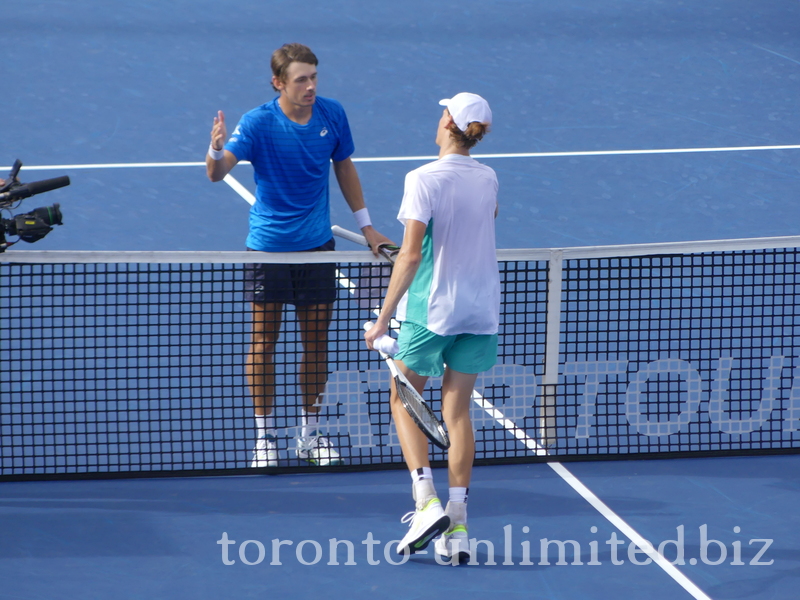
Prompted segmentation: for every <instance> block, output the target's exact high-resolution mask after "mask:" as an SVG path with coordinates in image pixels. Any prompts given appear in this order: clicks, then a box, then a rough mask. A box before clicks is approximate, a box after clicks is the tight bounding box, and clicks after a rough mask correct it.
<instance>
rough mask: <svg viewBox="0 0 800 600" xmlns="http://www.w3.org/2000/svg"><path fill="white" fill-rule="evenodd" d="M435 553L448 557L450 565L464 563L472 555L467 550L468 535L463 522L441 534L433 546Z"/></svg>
mask: <svg viewBox="0 0 800 600" xmlns="http://www.w3.org/2000/svg"><path fill="white" fill-rule="evenodd" d="M434 547H435V548H436V554H438V555H439V556H445V557H447V558H449V559H450V564H451V565H465V564H467V563H468V562H469V560H470V558H471V557H472V555H471V554H470V551H469V535H468V534H467V526H466V525H465V524H459V525H453V526H451V527H450V528H449V529H448V530H447V531H445V532H444V534H442V537H440V538H439V539H438V540H436V544H435V546H434Z"/></svg>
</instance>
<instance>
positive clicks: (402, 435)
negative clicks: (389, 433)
mask: <svg viewBox="0 0 800 600" xmlns="http://www.w3.org/2000/svg"><path fill="white" fill-rule="evenodd" d="M394 364H395V366H396V367H397V368H398V369H399V370H400V371H401V372H402V373H403V375H405V376H406V377H407V378H408V382H409V383H410V384H411V385H412V386H414V389H415V390H417V392H419V393H420V395H421V394H422V392H423V391H424V390H425V384H426V383H427V382H428V378H427V377H424V376H422V375H418V374H417V373H415V372H414V371H412V370H411V369H409V368H408V367H407V366H406V365H405V364H404V363H403V361H402V360H396V361H394ZM391 381H392V395H391V398H390V407H391V409H392V418H393V419H394V426H395V428H396V429H397V437H398V439H399V440H400V447H401V448H402V449H403V458H405V461H406V465H408V469H409V471H414V470H416V469H419V468H422V467H430V465H431V463H430V459H429V458H428V438H427V437H425V434H424V433H422V431H420V429H419V427H417V424H416V423H415V422H414V419H412V418H411V415H409V414H408V411H407V410H406V409H405V407H404V406H403V403H402V402H401V400H400V397H399V396H398V395H397V389H396V388H395V385H394V379H392V380H391Z"/></svg>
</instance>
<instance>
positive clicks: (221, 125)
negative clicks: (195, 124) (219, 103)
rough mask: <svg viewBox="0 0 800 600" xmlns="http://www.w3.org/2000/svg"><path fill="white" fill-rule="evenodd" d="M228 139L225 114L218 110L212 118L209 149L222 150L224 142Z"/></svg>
mask: <svg viewBox="0 0 800 600" xmlns="http://www.w3.org/2000/svg"><path fill="white" fill-rule="evenodd" d="M227 137H228V130H227V129H226V128H225V114H224V113H223V112H222V111H221V110H220V111H218V112H217V116H216V117H214V127H212V128H211V147H212V148H214V150H222V147H223V146H224V145H225V140H226V139H227Z"/></svg>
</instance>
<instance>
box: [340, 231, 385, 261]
mask: <svg viewBox="0 0 800 600" xmlns="http://www.w3.org/2000/svg"><path fill="white" fill-rule="evenodd" d="M331 233H333V235H335V236H337V237H340V238H342V239H343V240H349V241H351V242H354V243H356V244H361V245H362V246H366V247H367V248H369V243H367V238H365V237H364V236H363V235H361V234H360V233H355V232H354V231H349V230H347V229H345V228H344V227H339V226H338V225H333V226H332V227H331ZM398 252H400V246H395V245H394V244H381V245H380V246H378V254H380V255H381V256H382V257H384V258H385V259H386V260H388V261H389V262H390V263H392V264H394V259H395V258H397V253H398Z"/></svg>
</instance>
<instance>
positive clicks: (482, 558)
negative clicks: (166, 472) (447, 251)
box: [0, 0, 800, 599]
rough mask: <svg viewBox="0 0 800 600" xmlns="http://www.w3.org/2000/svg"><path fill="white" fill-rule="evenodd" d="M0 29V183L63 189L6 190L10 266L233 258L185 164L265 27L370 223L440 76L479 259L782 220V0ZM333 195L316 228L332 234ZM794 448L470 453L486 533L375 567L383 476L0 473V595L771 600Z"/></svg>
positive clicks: (426, 127)
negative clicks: (655, 455) (457, 128)
mask: <svg viewBox="0 0 800 600" xmlns="http://www.w3.org/2000/svg"><path fill="white" fill-rule="evenodd" d="M4 15H5V16H4V23H5V27H4V30H5V32H4V35H3V36H2V38H0V48H2V50H3V56H4V57H5V59H6V60H5V71H4V74H5V75H6V77H5V81H6V83H7V85H6V94H5V102H4V105H5V106H6V111H5V120H4V127H3V131H4V132H5V134H6V135H5V145H4V148H5V151H4V153H3V154H4V156H3V157H0V164H2V165H6V166H5V167H3V168H2V169H0V177H2V176H4V174H5V172H7V171H8V168H9V166H10V165H11V164H12V162H13V161H14V159H15V158H20V159H21V160H22V161H23V162H24V164H25V166H24V167H23V169H22V172H21V174H20V178H21V179H22V181H23V182H29V181H35V180H39V179H45V178H50V177H56V176H60V175H69V176H70V178H71V181H72V184H71V186H70V187H67V188H64V189H61V190H57V191H53V192H50V193H47V194H44V195H41V196H37V197H36V198H33V199H30V200H26V201H25V203H24V205H23V209H26V210H27V209H31V208H34V207H36V206H41V205H45V204H51V203H53V202H58V203H60V204H61V210H62V211H63V213H64V225H63V226H62V227H58V228H56V229H55V230H54V231H53V232H52V233H51V234H49V235H48V237H47V238H46V239H44V240H41V241H39V242H37V243H36V244H35V245H25V244H19V245H17V246H15V247H14V249H13V251H14V252H20V251H28V250H102V251H112V250H113V251H127V250H159V251H209V250H213V251H220V250H222V251H239V250H243V249H244V239H245V236H246V232H247V211H248V209H249V205H248V203H247V201H246V196H247V191H249V192H252V191H253V189H254V186H253V182H252V175H251V172H250V171H249V167H248V166H246V165H240V166H238V167H237V169H236V170H235V171H234V172H233V175H234V177H235V178H236V181H238V182H239V183H240V184H241V185H242V186H243V188H244V191H242V190H241V189H238V191H237V188H235V187H233V186H230V185H226V184H225V183H218V184H211V183H209V182H208V180H207V179H206V177H205V169H204V167H203V163H202V161H203V160H204V154H205V151H206V148H207V146H208V137H209V131H210V128H211V123H212V119H213V117H214V115H215V114H216V111H217V110H220V109H222V110H224V111H225V113H226V115H227V117H228V120H229V122H235V121H236V120H237V119H238V118H239V116H241V114H243V113H244V112H246V111H247V110H249V109H251V108H253V107H255V106H257V105H259V104H261V103H263V102H265V101H267V100H269V99H271V98H272V97H273V92H272V90H271V88H270V86H269V78H270V73H269V64H268V62H269V55H270V54H271V52H272V50H273V49H274V48H276V47H278V46H279V45H281V44H283V43H285V42H288V41H301V42H303V43H306V44H308V45H309V46H310V47H311V48H312V49H313V50H314V51H315V52H316V54H317V55H318V57H319V58H320V65H319V73H320V85H319V93H320V94H321V95H323V96H329V97H332V98H336V99H337V100H339V101H340V102H342V104H343V106H344V107H345V109H346V110H347V113H348V117H349V120H350V124H351V127H352V129H353V135H354V139H355V144H356V152H355V154H354V157H353V158H354V161H355V162H356V165H357V167H358V170H359V175H360V177H361V180H362V184H363V187H364V191H365V195H366V198H367V202H368V206H369V207H370V212H371V213H372V216H373V221H374V222H375V225H376V227H377V228H378V229H379V230H381V231H382V232H384V233H386V234H387V235H390V236H395V237H398V238H399V236H400V235H401V232H402V229H401V227H400V225H399V223H398V222H397V221H396V219H395V216H396V211H397V208H398V206H399V202H400V198H401V195H402V189H403V178H404V175H405V173H406V172H408V171H409V170H411V169H413V168H415V167H417V166H419V165H420V164H422V163H424V162H426V161H427V160H430V159H431V158H433V156H434V155H435V153H436V147H435V145H434V143H433V132H434V126H435V124H436V120H437V118H438V115H439V114H440V107H439V106H438V104H437V102H438V100H439V99H440V98H443V97H449V96H451V95H452V94H453V93H455V92H458V91H473V92H476V93H479V94H481V95H483V96H485V97H486V98H487V99H488V100H489V102H490V103H491V105H492V108H493V111H494V117H495V120H494V129H493V132H492V133H491V134H490V135H489V136H487V138H486V140H485V141H484V142H482V143H481V144H480V146H479V147H478V148H477V152H476V155H477V156H481V157H482V158H481V160H483V161H484V162H486V163H487V164H489V165H490V166H492V167H493V168H494V169H495V170H496V171H497V173H498V178H499V180H500V204H501V207H500V214H499V217H498V221H497V231H498V241H499V245H500V247H501V248H504V249H514V248H563V247H574V246H587V247H589V246H605V245H616V244H643V243H656V242H682V241H695V240H724V239H734V238H760V237H771V236H792V235H795V234H796V233H797V231H796V229H795V227H794V223H795V221H796V220H797V216H798V211H797V208H796V202H795V197H796V193H797V189H798V178H800V131H798V129H800V120H798V118H797V115H796V110H795V107H794V105H795V103H796V98H797V96H798V86H799V85H800V74H799V73H798V65H800V42H799V41H798V40H800V36H798V31H797V27H798V23H800V7H798V5H797V4H796V3H794V2H789V1H787V0H780V1H777V2H772V3H769V4H763V3H762V4H760V5H758V6H755V5H753V3H751V2H745V1H743V0H730V1H726V2H722V1H712V2H699V1H694V0H693V1H690V2H683V3H679V4H670V3H663V2H657V1H655V0H646V1H644V2H633V1H621V0H614V1H606V0H603V1H602V2H594V1H588V0H574V1H569V2H562V3H558V4H553V3H544V2H527V1H522V0H520V1H515V0H503V1H502V2H497V3H485V2H472V1H468V2H460V3H457V2H452V1H449V0H448V1H445V2H441V3H438V4H436V5H435V6H434V5H431V4H430V3H424V2H419V1H417V0H409V1H407V2H402V3H398V4H394V5H391V6H390V5H388V4H376V3H371V2H364V1H351V2H345V3H340V4H337V5H334V4H330V3H323V2H317V1H316V0H314V1H312V2H310V3H305V4H304V5H303V6H302V7H299V6H298V5H297V4H296V3H292V2H288V1H274V2H270V3H268V4H264V3H260V2H251V1H243V2H237V3H223V4H222V5H220V3H213V2H208V1H206V0H200V1H188V0H178V1H175V2H171V3H166V4H165V3H152V2H142V1H136V2H132V3H128V4H125V5H124V6H123V5H120V6H116V5H115V6H113V7H109V5H108V3H103V2H99V1H97V0H77V1H75V2H62V1H59V0H48V1H32V2H25V3H18V4H17V5H14V6H13V7H7V9H6V11H5V12H4ZM331 190H332V200H331V203H332V217H333V222H335V223H338V224H340V225H343V226H345V227H349V228H353V225H354V224H353V222H352V218H351V217H350V215H349V214H348V212H349V211H348V209H347V207H346V204H345V203H344V201H343V199H342V198H341V197H340V195H339V192H338V188H337V187H336V186H335V185H332V186H331ZM4 216H7V215H4ZM338 248H340V249H343V250H354V249H356V247H355V246H353V245H350V244H349V243H347V242H341V241H340V242H339V245H338ZM793 335H794V334H793V333H791V334H790V335H789V336H788V337H789V338H791V336H793ZM784 346H785V344H784ZM753 352H754V355H755V356H761V355H759V354H758V352H756V351H755V350H754V351H753ZM770 352H771V350H770V348H768V347H767V348H765V349H764V350H763V355H764V357H769V356H771V354H770ZM776 353H777V350H776V351H775V352H773V354H776ZM787 360H788V358H787ZM754 369H755V367H754ZM781 385H782V386H783V387H782V388H781V389H788V388H789V387H791V382H789V383H786V382H784V383H783V384H781ZM519 447H520V449H521V450H524V446H523V445H521V444H520V445H519ZM796 464H797V459H796V457H794V456H789V455H787V456H757V457H755V456H754V457H715V458H693V459H671V460H658V461H653V460H641V461H587V462H569V463H564V464H563V465H562V464H561V463H555V466H549V465H547V464H543V463H537V464H516V465H492V466H484V467H478V468H476V470H475V475H474V481H473V484H472V486H471V492H472V493H471V500H470V511H471V512H470V533H471V535H474V536H476V538H477V539H479V540H482V541H483V542H484V543H481V544H479V546H478V552H477V559H478V560H477V562H478V563H479V564H478V565H474V566H466V567H463V568H462V567H460V568H458V569H453V568H450V567H447V568H445V567H443V566H440V565H437V564H436V562H435V560H434V557H433V556H432V555H431V556H415V557H413V558H412V559H411V560H409V561H408V564H404V565H392V564H391V563H390V562H389V561H390V559H391V560H394V561H397V560H399V559H398V557H396V556H394V555H391V554H389V555H388V556H387V555H385V554H384V549H385V547H386V544H387V542H388V541H390V540H395V539H398V538H399V537H401V536H402V534H403V529H404V527H405V526H404V525H402V524H401V523H400V521H399V519H400V517H401V516H402V514H403V513H405V512H406V511H407V510H408V508H409V506H410V505H411V499H410V494H409V491H408V490H409V486H408V478H407V476H406V475H405V473H403V471H401V470H387V471H372V472H355V473H330V474H326V473H309V474H291V475H281V476H276V477H265V476H226V477H204V478H151V479H147V478H142V479H121V480H105V481H19V482H3V483H2V484H0V524H2V527H0V532H1V533H0V578H2V581H3V585H2V586H0V598H8V599H12V598H55V597H58V598H82V599H83V598H86V599H91V598H98V599H100V598H109V597H119V596H123V597H128V598H145V597H147V598H152V597H155V598H160V597H170V598H176V599H180V598H219V597H226V598H228V597H240V598H249V597H258V596H263V595H264V594H270V593H280V594H284V595H288V596H290V597H293V598H311V597H318V596H320V595H328V596H330V597H334V598H338V597H343V598H344V597H346V598H384V597H385V598H395V597H397V596H398V595H399V594H400V593H402V594H403V595H404V596H406V595H407V596H411V597H425V596H428V595H430V594H431V593H442V592H451V591H455V592H456V593H457V594H459V595H460V596H461V597H464V598H473V597H474V598H478V597H480V598H483V597H486V596H489V597H493V596H495V595H500V594H504V595H508V596H509V597H517V596H518V597H529V598H542V599H559V598H576V597H580V598H598V599H605V598H611V597H632V596H634V595H636V596H646V597H650V598H656V599H659V598H664V599H667V598H669V599H672V598H684V597H686V598H690V597H695V598H713V599H721V598H739V597H747V598H764V599H767V598H770V599H783V598H786V599H789V598H793V597H795V595H796V594H795V592H793V590H794V588H795V587H796V585H795V579H796V577H797V570H798V561H800V539H799V536H800V534H799V533H798V531H800V529H798V523H797V518H796V517H794V516H793V515H794V511H793V508H794V506H795V505H796V503H797V500H798V490H799V489H800V488H799V483H798V478H797V475H796V472H797V469H796V468H794V467H796ZM436 479H437V482H438V485H439V487H440V491H441V490H442V489H443V488H444V481H445V474H444V472H443V471H437V475H436ZM582 486H584V487H582ZM626 531H627V532H629V533H630V532H633V534H634V535H638V536H641V537H642V538H644V539H646V540H648V541H649V542H650V543H652V544H653V546H654V547H655V548H658V546H659V545H660V544H662V543H664V546H663V554H664V556H665V557H666V558H667V559H668V561H673V562H674V561H678V559H679V558H680V554H679V548H682V549H683V559H684V560H683V564H681V562H680V561H678V563H677V564H676V565H674V566H672V565H663V564H662V565H658V564H655V563H652V562H650V563H649V564H641V565H637V564H634V563H635V562H641V563H647V561H648V560H649V559H648V558H647V557H646V556H645V555H644V554H642V553H637V551H636V549H635V547H632V546H631V544H630V539H629V537H625V536H626V535H627V534H625V532H626ZM225 540H228V541H227V542H226V541H225ZM331 540H335V542H334V546H333V550H332V547H331ZM542 540H545V541H544V542H543V541H542ZM336 542H340V543H338V544H337V543H336ZM346 542H350V543H351V546H352V560H350V557H349V556H348V551H349V549H350V546H349V545H348V544H347V543H346ZM543 548H544V551H543ZM723 550H724V558H723V556H722V554H723ZM559 552H562V553H563V557H560V556H559ZM692 560H694V562H692ZM226 561H227V562H230V563H231V564H226ZM620 561H622V562H620ZM337 562H338V563H339V564H336V563H337ZM348 562H349V563H355V564H347V563H348ZM248 563H252V564H248ZM279 563H280V564H279ZM372 563H375V564H372ZM511 563H513V564H511ZM528 563H531V564H528ZM548 563H549V564H548ZM596 563H599V564H596ZM615 563H619V564H615Z"/></svg>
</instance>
